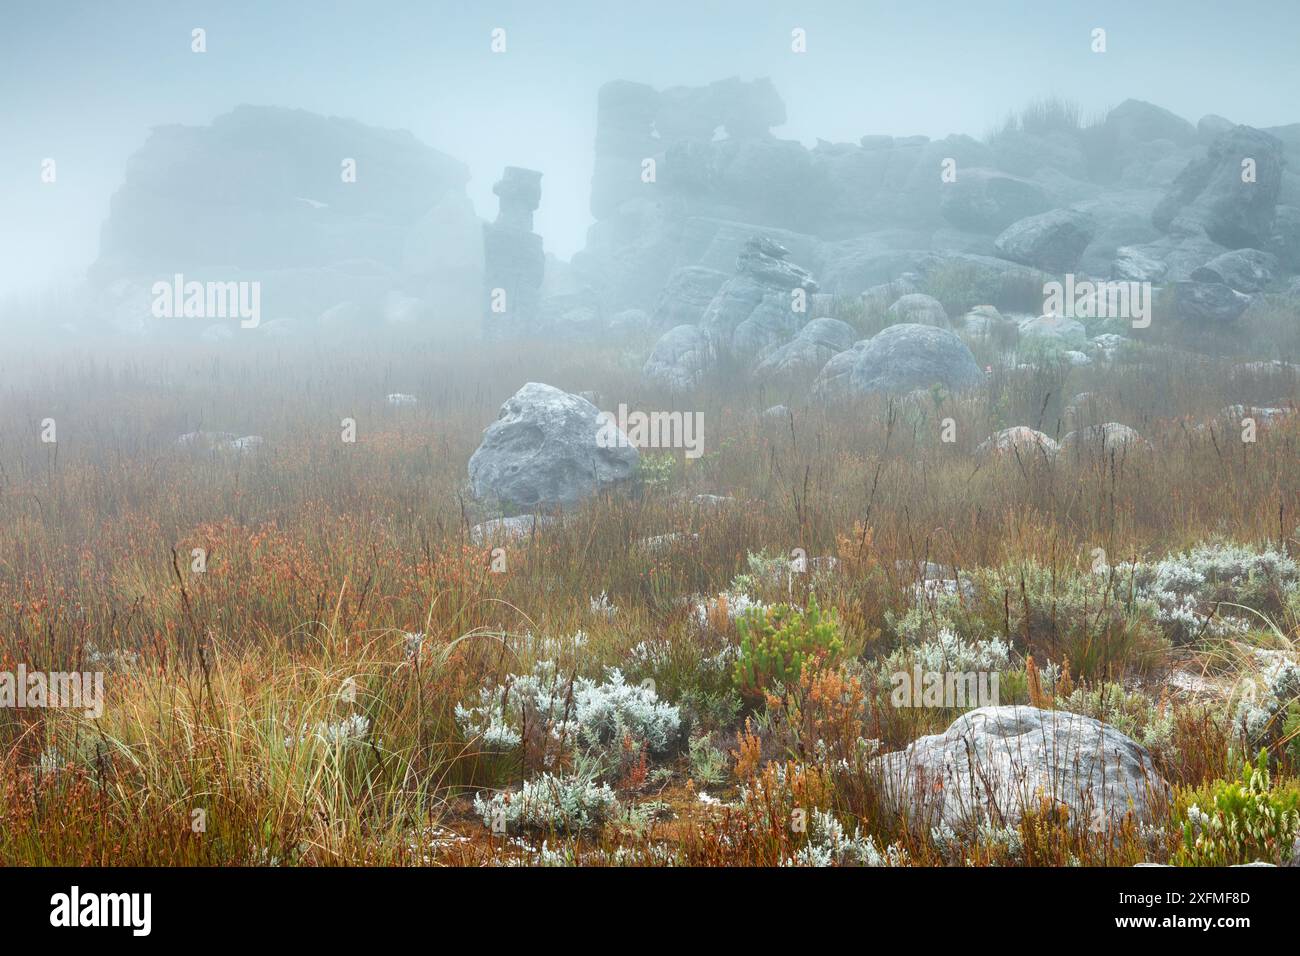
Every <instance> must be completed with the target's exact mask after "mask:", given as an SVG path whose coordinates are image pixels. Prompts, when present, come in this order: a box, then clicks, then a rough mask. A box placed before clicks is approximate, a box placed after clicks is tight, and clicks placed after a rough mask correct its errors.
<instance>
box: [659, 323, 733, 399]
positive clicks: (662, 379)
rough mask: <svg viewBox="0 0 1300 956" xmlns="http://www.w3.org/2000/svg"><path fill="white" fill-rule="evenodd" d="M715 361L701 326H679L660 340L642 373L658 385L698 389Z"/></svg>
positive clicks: (710, 342) (709, 343)
mask: <svg viewBox="0 0 1300 956" xmlns="http://www.w3.org/2000/svg"><path fill="white" fill-rule="evenodd" d="M714 361H715V353H714V350H713V343H712V341H711V340H710V339H709V336H708V333H706V332H705V331H704V330H703V329H701V328H700V327H699V326H698V325H678V326H675V327H673V328H671V329H669V330H668V331H667V332H665V333H664V334H663V335H662V336H660V338H659V341H658V342H656V343H655V347H654V349H652V350H651V352H650V357H649V358H647V359H646V362H645V365H644V366H643V367H642V369H641V373H642V374H643V375H644V376H645V377H646V378H647V379H649V380H650V381H652V382H656V383H657V384H659V385H664V386H667V387H668V388H672V389H678V390H685V389H691V388H695V387H696V386H697V385H699V384H700V381H701V380H702V379H703V377H704V375H705V373H706V372H707V371H708V370H709V369H710V368H712V367H713V364H714Z"/></svg>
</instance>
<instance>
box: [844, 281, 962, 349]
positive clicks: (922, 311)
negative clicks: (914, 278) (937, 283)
mask: <svg viewBox="0 0 1300 956" xmlns="http://www.w3.org/2000/svg"><path fill="white" fill-rule="evenodd" d="M886 314H887V315H888V316H889V319H890V321H891V322H914V323H916V324H917V325H935V326H938V327H939V328H943V329H946V328H947V327H948V313H947V312H946V311H945V310H944V307H943V304H942V303H941V302H940V301H939V300H938V299H936V298H934V297H933V296H928V295H925V294H923V293H920V292H912V293H909V294H908V295H904V296H901V297H900V298H899V299H898V301H896V302H895V303H894V304H893V305H891V306H890V307H889V311H888V312H887V313H886ZM846 347H847V346H846Z"/></svg>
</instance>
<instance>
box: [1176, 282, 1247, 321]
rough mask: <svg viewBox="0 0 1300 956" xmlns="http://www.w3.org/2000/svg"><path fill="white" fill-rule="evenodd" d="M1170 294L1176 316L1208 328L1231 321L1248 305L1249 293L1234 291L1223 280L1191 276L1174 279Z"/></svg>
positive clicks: (1237, 317)
mask: <svg viewBox="0 0 1300 956" xmlns="http://www.w3.org/2000/svg"><path fill="white" fill-rule="evenodd" d="M1173 297H1174V314H1175V316H1177V317H1178V318H1179V319H1180V320H1182V321H1184V322H1191V323H1193V324H1195V325H1200V326H1204V327H1207V328H1220V327H1223V326H1225V325H1231V324H1232V323H1234V322H1236V321H1237V319H1239V318H1241V314H1242V313H1243V312H1245V311H1246V307H1247V306H1249V305H1250V296H1248V295H1243V294H1242V293H1240V292H1235V291H1233V290H1232V289H1230V288H1229V287H1228V286H1226V285H1224V284H1223V283H1222V282H1198V281H1194V280H1191V279H1188V280H1185V281H1183V282H1175V283H1174V284H1173Z"/></svg>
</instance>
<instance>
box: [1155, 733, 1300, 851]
mask: <svg viewBox="0 0 1300 956" xmlns="http://www.w3.org/2000/svg"><path fill="white" fill-rule="evenodd" d="M1190 798H1191V799H1190V802H1189V804H1188V806H1187V811H1186V814H1185V818H1184V822H1183V843H1182V845H1181V846H1180V847H1179V849H1178V852H1177V854H1176V855H1175V862H1176V863H1179V864H1182V865H1184V866H1229V865H1232V864H1235V863H1251V862H1254V861H1257V860H1258V861H1263V862H1266V863H1276V864H1282V863H1289V862H1291V861H1292V859H1293V858H1294V856H1295V855H1296V843H1297V840H1300V786H1297V785H1296V784H1295V783H1294V782H1288V783H1286V784H1285V785H1275V784H1274V783H1273V782H1272V780H1271V779H1270V778H1269V772H1268V752H1267V751H1265V750H1261V751H1260V752H1259V758H1258V759H1257V760H1256V762H1255V765H1254V766H1251V765H1250V764H1246V765H1245V767H1244V768H1243V770H1242V776H1241V780H1239V781H1238V780H1232V781H1228V780H1223V781H1219V782H1218V783H1217V784H1215V785H1213V786H1212V787H1210V788H1208V789H1205V790H1201V791H1198V792H1196V793H1193V794H1191V795H1190ZM1202 804H1204V809H1202Z"/></svg>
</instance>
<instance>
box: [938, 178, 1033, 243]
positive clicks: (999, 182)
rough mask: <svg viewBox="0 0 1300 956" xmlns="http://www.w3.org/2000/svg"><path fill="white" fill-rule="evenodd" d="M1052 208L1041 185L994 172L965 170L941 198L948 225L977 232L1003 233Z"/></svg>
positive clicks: (941, 209) (940, 201)
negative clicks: (1027, 217) (1025, 219)
mask: <svg viewBox="0 0 1300 956" xmlns="http://www.w3.org/2000/svg"><path fill="white" fill-rule="evenodd" d="M1049 208H1051V201H1050V200H1049V199H1048V198H1047V194H1046V193H1045V192H1044V191H1043V188H1042V187H1041V186H1039V185H1038V184H1037V183H1034V182H1031V181H1030V180H1028V179H1021V178H1020V177H1018V176H1010V175H1007V174H1006V173H1000V172H997V171H996V170H991V169H963V170H961V171H960V172H959V173H958V175H957V179H956V181H955V182H952V183H946V184H944V187H943V190H942V191H941V193H940V196H939V211H940V212H941V213H942V214H943V217H944V218H945V219H946V220H948V222H950V223H952V224H953V225H954V226H957V227H958V228H961V229H972V230H975V231H977V232H1001V231H1002V230H1003V229H1005V228H1007V226H1009V225H1011V224H1012V223H1013V222H1015V221H1016V220H1018V219H1024V218H1025V217H1026V216H1034V215H1037V214H1038V213H1040V212H1046V211H1047V210H1048V209H1049Z"/></svg>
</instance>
